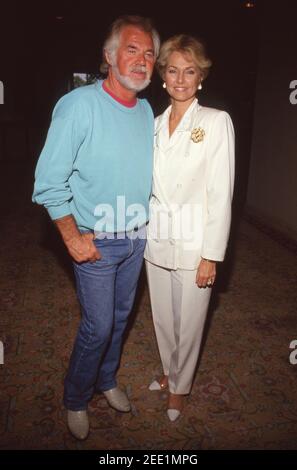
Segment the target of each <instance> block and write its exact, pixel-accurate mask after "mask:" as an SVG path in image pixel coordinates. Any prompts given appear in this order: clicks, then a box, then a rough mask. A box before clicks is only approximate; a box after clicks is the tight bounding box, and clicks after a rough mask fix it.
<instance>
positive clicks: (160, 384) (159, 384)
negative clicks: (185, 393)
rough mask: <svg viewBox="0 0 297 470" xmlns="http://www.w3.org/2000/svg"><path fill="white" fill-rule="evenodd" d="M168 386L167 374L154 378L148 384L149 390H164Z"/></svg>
mask: <svg viewBox="0 0 297 470" xmlns="http://www.w3.org/2000/svg"><path fill="white" fill-rule="evenodd" d="M167 387H168V375H163V376H162V377H161V378H160V379H159V380H154V381H153V382H152V383H151V384H150V386H149V390H150V391H151V392H153V391H155V390H165V389H166V388H167Z"/></svg>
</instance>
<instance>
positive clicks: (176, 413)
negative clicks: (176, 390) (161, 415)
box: [167, 409, 180, 421]
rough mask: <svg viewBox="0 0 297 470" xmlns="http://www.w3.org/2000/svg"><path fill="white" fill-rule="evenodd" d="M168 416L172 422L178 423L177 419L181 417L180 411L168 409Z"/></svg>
mask: <svg viewBox="0 0 297 470" xmlns="http://www.w3.org/2000/svg"><path fill="white" fill-rule="evenodd" d="M167 416H168V418H169V419H170V421H176V420H177V418H178V417H179V416H180V411H179V410H174V409H168V410H167Z"/></svg>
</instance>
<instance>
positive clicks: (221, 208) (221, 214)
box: [201, 111, 234, 261]
mask: <svg viewBox="0 0 297 470" xmlns="http://www.w3.org/2000/svg"><path fill="white" fill-rule="evenodd" d="M206 180H207V181H206V191H207V220H206V225H205V229H204V234H203V245H202V251H201V256H202V257H203V258H206V259H211V260H214V261H223V259H224V256H225V251H226V248H227V243H228V238H229V232H230V224H231V203H232V196H233V187H234V129H233V125H232V121H231V118H230V116H229V114H228V113H226V112H224V111H221V112H219V113H218V115H217V116H216V117H215V119H214V123H213V125H212V130H211V135H210V144H209V149H208V156H207V170H206Z"/></svg>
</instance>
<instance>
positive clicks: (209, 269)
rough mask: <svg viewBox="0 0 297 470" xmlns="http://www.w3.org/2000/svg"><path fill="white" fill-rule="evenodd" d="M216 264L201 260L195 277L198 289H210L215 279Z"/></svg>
mask: <svg viewBox="0 0 297 470" xmlns="http://www.w3.org/2000/svg"><path fill="white" fill-rule="evenodd" d="M216 264H217V263H216V262H215V261H210V260H208V259H203V258H202V259H201V261H200V263H199V266H198V269H197V275H196V284H197V286H198V287H212V285H213V283H214V281H215V278H216Z"/></svg>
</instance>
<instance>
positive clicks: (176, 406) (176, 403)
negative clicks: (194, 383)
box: [167, 393, 184, 422]
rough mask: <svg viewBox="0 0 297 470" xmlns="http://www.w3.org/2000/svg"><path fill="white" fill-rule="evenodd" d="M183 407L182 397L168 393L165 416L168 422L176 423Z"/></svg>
mask: <svg viewBox="0 0 297 470" xmlns="http://www.w3.org/2000/svg"><path fill="white" fill-rule="evenodd" d="M183 407H184V395H177V394H175V393H169V397H168V405H167V416H168V418H169V419H170V421H172V422H173V421H176V420H177V418H179V416H180V415H181V412H182V410H183Z"/></svg>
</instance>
